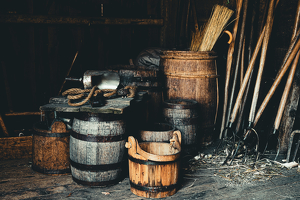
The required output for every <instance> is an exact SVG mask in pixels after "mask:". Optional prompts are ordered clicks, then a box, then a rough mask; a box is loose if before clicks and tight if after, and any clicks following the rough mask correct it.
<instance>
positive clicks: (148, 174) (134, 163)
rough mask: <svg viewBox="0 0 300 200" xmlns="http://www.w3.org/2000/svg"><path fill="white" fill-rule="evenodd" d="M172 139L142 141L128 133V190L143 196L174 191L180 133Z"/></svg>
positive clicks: (177, 168)
mask: <svg viewBox="0 0 300 200" xmlns="http://www.w3.org/2000/svg"><path fill="white" fill-rule="evenodd" d="M172 139H173V141H174V142H175V144H174V145H170V144H169V143H166V142H142V143H138V141H137V140H136V139H135V138H134V137H132V136H129V138H128V142H127V143H126V148H128V164H129V180H130V189H131V192H132V193H134V194H136V195H138V196H141V197H146V198H163V197H167V196H171V195H173V194H175V193H176V191H177V189H178V186H179V171H180V170H179V168H180V162H179V158H180V152H181V148H180V142H181V136H180V132H179V131H178V132H175V133H174V137H173V138H172Z"/></svg>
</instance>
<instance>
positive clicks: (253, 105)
mask: <svg viewBox="0 0 300 200" xmlns="http://www.w3.org/2000/svg"><path fill="white" fill-rule="evenodd" d="M274 2H275V0H271V1H270V4H269V10H268V17H267V22H266V33H265V37H264V41H263V45H262V50H261V57H260V64H259V68H258V74H257V79H256V83H255V87H254V94H253V99H252V103H251V109H250V114H249V120H248V121H249V122H250V123H252V122H253V121H254V117H255V111H256V105H257V100H258V95H259V90H260V83H261V79H262V74H263V70H264V66H265V61H266V55H267V49H268V44H269V40H270V35H271V31H272V26H273V11H274ZM249 126H250V127H251V128H252V124H249Z"/></svg>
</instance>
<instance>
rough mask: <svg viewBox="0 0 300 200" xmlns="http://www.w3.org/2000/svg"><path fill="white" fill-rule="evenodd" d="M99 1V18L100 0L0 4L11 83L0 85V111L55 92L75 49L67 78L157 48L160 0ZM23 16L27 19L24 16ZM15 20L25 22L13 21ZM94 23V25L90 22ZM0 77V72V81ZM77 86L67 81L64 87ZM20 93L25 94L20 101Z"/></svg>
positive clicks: (28, 106)
mask: <svg viewBox="0 0 300 200" xmlns="http://www.w3.org/2000/svg"><path fill="white" fill-rule="evenodd" d="M102 3H103V7H104V13H103V17H101V2H95V1H93V0H88V1H84V2H60V1H49V2H46V1H45V2H36V1H32V0H29V1H19V0H17V1H15V2H14V3H11V2H1V3H0V7H1V9H0V15H2V16H6V17H1V20H3V21H2V22H0V23H1V25H2V28H3V30H2V31H1V33H0V36H1V37H0V38H1V39H0V43H1V46H2V49H3V52H2V55H3V59H2V62H1V63H0V64H1V66H2V67H3V68H5V71H6V74H7V76H6V80H7V83H8V85H9V92H7V94H6V91H7V90H6V89H5V87H3V86H2V85H1V88H0V90H1V91H2V92H3V94H5V95H4V98H1V99H0V103H1V104H4V105H6V106H3V108H1V112H2V111H3V112H8V111H9V110H8V109H12V110H14V111H17V112H22V111H37V110H38V108H39V106H40V105H43V104H45V103H46V102H47V100H48V99H49V98H50V97H52V96H55V95H57V93H58V91H59V90H60V88H61V85H62V83H63V81H64V78H65V77H64V76H65V74H67V71H68V70H69V67H70V65H71V63H72V60H73V58H74V55H75V53H76V52H77V51H78V52H79V53H78V57H77V59H76V61H75V63H74V66H73V68H72V71H71V72H70V76H77V77H80V76H82V74H83V73H84V72H85V71H86V70H98V69H104V67H105V66H109V65H115V64H128V60H129V59H131V58H132V59H133V58H135V57H136V56H137V55H138V53H139V52H140V51H141V50H142V49H144V48H146V47H148V46H159V43H160V29H161V26H162V25H163V20H162V19H161V18H160V0H150V1H133V2H128V1H124V0H117V1H104V2H102ZM8 13H10V14H8ZM22 16H30V17H24V18H23V19H22ZM39 16H42V17H40V18H39ZM57 16H58V17H57ZM7 17H8V18H7ZM100 18H101V19H100ZM18 20H20V21H23V22H24V23H15V22H18ZM24 20H25V21H26V20H27V22H28V23H25V21H24ZM35 22H42V23H43V24H38V23H35ZM65 22H66V23H65ZM59 23H63V24H59ZM67 23H68V24H67ZM94 23H95V24H98V25H97V26H89V25H92V24H94ZM120 24H122V25H120ZM141 24H144V25H142V26H140V25H141ZM155 24H159V25H158V26H157V25H155ZM0 68H1V67H0ZM1 71H2V70H1ZM3 76H4V75H3V74H0V78H1V79H3ZM80 86H81V85H79V84H75V83H66V84H65V86H64V89H63V91H64V90H65V89H69V88H73V87H80ZM20 87H22V89H21V90H20ZM6 95H7V98H6ZM20 96H23V97H26V98H23V99H22V101H20V100H19V97H20ZM8 99H10V100H11V102H7V100H8ZM8 104H9V105H11V106H7V105H8ZM1 135H2V132H1Z"/></svg>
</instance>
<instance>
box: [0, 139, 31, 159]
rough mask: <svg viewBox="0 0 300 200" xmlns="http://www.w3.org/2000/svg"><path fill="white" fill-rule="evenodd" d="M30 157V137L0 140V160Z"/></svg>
mask: <svg viewBox="0 0 300 200" xmlns="http://www.w3.org/2000/svg"><path fill="white" fill-rule="evenodd" d="M31 156H32V136H24V137H8V138H0V160H7V159H20V158H29V157H31Z"/></svg>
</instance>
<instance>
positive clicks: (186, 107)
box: [163, 99, 199, 153]
mask: <svg viewBox="0 0 300 200" xmlns="http://www.w3.org/2000/svg"><path fill="white" fill-rule="evenodd" d="M197 111H198V103H197V101H195V100H189V99H171V100H166V101H164V103H163V114H164V117H165V121H166V122H167V123H170V124H172V125H173V126H174V127H175V129H177V130H179V131H180V132H181V135H182V150H183V151H186V153H192V151H195V150H196V149H197V148H196V145H197V144H198V143H197V134H198V121H199V118H198V112H197Z"/></svg>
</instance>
